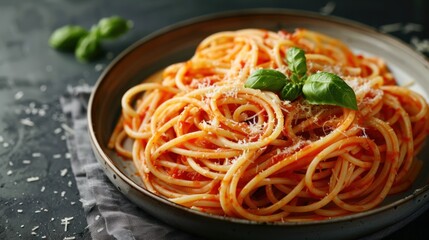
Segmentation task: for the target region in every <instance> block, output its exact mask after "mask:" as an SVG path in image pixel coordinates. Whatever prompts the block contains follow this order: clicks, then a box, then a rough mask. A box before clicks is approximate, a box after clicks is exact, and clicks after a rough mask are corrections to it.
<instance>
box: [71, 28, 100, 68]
mask: <svg viewBox="0 0 429 240" xmlns="http://www.w3.org/2000/svg"><path fill="white" fill-rule="evenodd" d="M102 52H103V50H102V48H101V43H100V39H99V38H98V36H97V34H95V33H92V34H89V35H87V36H85V37H83V38H82V39H80V40H79V43H78V44H77V47H76V49H75V52H74V54H75V57H76V59H77V60H78V61H80V62H89V61H91V60H94V59H96V58H97V57H99V56H100V55H101V53H102Z"/></svg>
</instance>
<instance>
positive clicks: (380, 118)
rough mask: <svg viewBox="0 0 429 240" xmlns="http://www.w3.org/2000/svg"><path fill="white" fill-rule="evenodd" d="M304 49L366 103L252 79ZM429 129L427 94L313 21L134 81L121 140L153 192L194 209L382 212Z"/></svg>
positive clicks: (410, 170) (219, 41)
mask: <svg viewBox="0 0 429 240" xmlns="http://www.w3.org/2000/svg"><path fill="white" fill-rule="evenodd" d="M292 46H296V47H299V48H301V49H303V50H304V51H305V53H306V59H307V66H308V73H315V72H318V71H326V72H332V73H335V74H337V75H339V76H341V77H342V78H343V79H344V80H345V81H346V83H347V84H348V85H349V86H351V87H352V88H353V90H354V91H355V94H356V98H357V102H358V108H359V110H358V111H353V110H350V109H346V108H341V107H336V106H326V105H323V106H322V105H310V104H308V103H306V102H305V99H303V98H302V97H301V98H299V99H297V100H296V101H293V102H289V101H282V100H280V99H279V97H278V96H277V95H276V94H274V93H272V92H267V91H260V90H255V89H250V88H245V87H244V86H243V85H244V82H245V81H246V79H247V78H248V77H249V75H250V74H251V73H252V72H253V71H255V70H256V69H261V68H269V69H276V70H278V71H280V72H283V73H287V72H288V68H287V63H286V62H285V60H284V59H285V55H286V50H287V49H288V48H289V47H292ZM428 129H429V111H428V105H427V103H426V101H425V100H424V99H423V97H421V96H420V95H418V94H417V93H415V92H413V91H411V90H409V89H407V88H404V87H399V86H397V85H396V81H395V79H394V76H393V75H392V74H391V73H390V72H389V70H388V68H387V66H386V65H385V63H384V62H383V60H381V59H379V58H376V57H366V56H362V55H355V54H353V53H352V52H351V50H350V49H349V48H348V47H347V46H346V45H344V44H343V43H342V42H340V41H339V40H336V39H333V38H331V37H328V36H325V35H322V34H320V33H317V32H313V31H309V30H306V29H298V30H296V31H295V32H293V33H289V32H286V31H279V32H278V33H275V32H271V31H267V30H259V29H245V30H239V31H230V32H220V33H216V34H213V35H211V36H209V37H207V38H206V39H204V40H203V41H202V42H201V43H200V45H199V46H198V48H197V50H196V52H195V55H194V56H193V57H192V58H191V59H190V60H188V61H186V62H182V63H177V64H173V65H171V66H169V67H167V68H166V69H165V70H164V71H163V73H162V77H161V76H160V77H159V81H157V82H150V83H142V84H140V85H137V86H135V87H133V88H131V89H129V90H128V91H127V92H126V93H125V94H124V96H123V98H122V116H121V118H120V120H119V122H118V124H117V126H116V128H115V130H114V132H113V134H112V137H111V139H110V142H109V147H111V148H112V149H115V150H116V152H117V153H118V154H120V155H122V156H124V157H125V158H128V159H132V160H133V161H134V164H135V166H136V169H137V170H138V174H139V175H140V176H141V178H142V180H143V182H144V184H145V187H146V188H147V189H148V190H149V191H152V192H154V193H156V194H158V195H161V196H163V197H165V198H167V199H169V200H171V201H173V202H175V203H178V204H181V205H183V206H186V207H189V208H193V209H197V210H200V211H203V212H208V213H212V214H217V215H225V216H231V217H237V218H244V219H249V220H254V221H311V220H314V219H323V218H328V217H335V216H341V215H346V214H350V213H354V212H361V211H366V210H369V209H372V208H374V207H376V206H377V205H378V204H380V203H381V202H382V201H383V200H384V199H385V197H386V196H387V195H389V194H394V193H398V192H401V191H404V190H406V189H407V188H409V187H410V185H411V184H412V183H413V181H414V179H415V178H416V176H417V174H418V172H419V170H420V168H421V165H422V163H421V161H419V160H417V159H416V155H417V153H418V152H419V151H420V149H421V148H422V146H423V142H424V139H425V137H426V135H427V134H428V133H429V130H428ZM127 139H131V140H132V148H131V150H129V149H127V148H126V147H125V146H124V145H125V142H127Z"/></svg>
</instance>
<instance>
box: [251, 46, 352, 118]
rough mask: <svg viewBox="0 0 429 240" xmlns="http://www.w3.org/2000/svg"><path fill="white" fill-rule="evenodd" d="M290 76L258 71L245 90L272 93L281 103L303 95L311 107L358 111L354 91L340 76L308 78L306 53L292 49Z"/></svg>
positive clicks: (325, 73) (289, 51)
mask: <svg viewBox="0 0 429 240" xmlns="http://www.w3.org/2000/svg"><path fill="white" fill-rule="evenodd" d="M286 62H287V64H288V69H289V71H290V77H287V76H286V75H285V74H283V73H281V72H279V71H277V70H273V69H259V70H257V71H255V72H254V73H253V74H252V75H250V76H249V78H248V79H247V81H246V83H245V84H244V86H245V87H248V88H253V89H260V90H266V91H272V92H276V93H278V94H279V96H280V98H281V99H282V100H289V101H293V100H295V99H297V98H298V97H300V96H303V97H304V98H305V99H306V101H307V102H308V103H310V104H319V105H334V106H340V107H345V108H350V109H353V110H357V109H358V106H357V101H356V95H355V92H354V91H353V89H352V88H351V87H350V86H349V85H347V83H346V82H345V81H344V80H343V79H342V78H340V77H339V76H337V75H335V74H333V73H328V72H318V73H315V74H312V75H310V76H307V63H306V58H305V52H304V51H303V50H302V49H300V48H296V47H291V48H289V49H288V50H287V52H286Z"/></svg>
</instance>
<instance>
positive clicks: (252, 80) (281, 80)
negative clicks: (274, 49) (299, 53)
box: [244, 69, 287, 92]
mask: <svg viewBox="0 0 429 240" xmlns="http://www.w3.org/2000/svg"><path fill="white" fill-rule="evenodd" d="M286 81H287V77H286V76H285V75H284V74H283V73H281V72H279V71H276V70H273V69H259V70H256V71H255V72H253V74H252V75H250V76H249V78H247V80H246V82H245V83H244V87H247V88H253V89H260V90H267V91H272V92H278V91H280V90H281V89H282V88H283V86H284V85H285V84H286Z"/></svg>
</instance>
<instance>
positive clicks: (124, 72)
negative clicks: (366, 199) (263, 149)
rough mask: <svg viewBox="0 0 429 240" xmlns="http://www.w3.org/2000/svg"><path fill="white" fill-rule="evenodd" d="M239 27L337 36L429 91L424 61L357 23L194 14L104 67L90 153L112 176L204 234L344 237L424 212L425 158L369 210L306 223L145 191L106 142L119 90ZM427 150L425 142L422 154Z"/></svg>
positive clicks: (140, 200) (272, 12)
mask: <svg viewBox="0 0 429 240" xmlns="http://www.w3.org/2000/svg"><path fill="white" fill-rule="evenodd" d="M243 28H264V29H269V30H273V31H277V30H280V29H286V30H289V31H293V30H294V29H295V28H307V29H310V30H314V31H318V32H321V33H324V34H327V35H329V36H332V37H335V38H338V39H341V40H342V41H344V42H345V43H346V44H347V45H348V46H350V47H351V48H352V49H353V50H354V51H356V52H361V53H365V54H371V55H377V56H380V57H381V58H383V59H385V60H386V62H387V64H388V66H389V67H390V68H391V70H392V72H393V73H394V75H395V77H396V78H397V80H398V82H399V84H407V83H409V82H414V85H413V86H412V89H413V90H416V91H418V92H420V93H422V94H423V95H424V96H425V97H426V98H427V97H428V90H429V80H428V78H427V76H428V74H429V64H428V62H427V61H426V60H425V59H424V58H423V57H422V56H421V55H419V54H418V53H416V52H414V51H413V50H412V49H410V48H409V47H408V46H406V45H405V44H403V43H401V42H400V41H398V40H395V39H393V38H392V37H389V36H387V35H384V34H381V33H378V32H377V31H375V30H374V29H372V28H369V27H367V26H364V25H362V24H359V23H356V22H351V21H349V20H345V19H340V18H335V17H327V16H320V15H317V14H314V13H307V12H300V11H290V10H280V9H258V10H247V11H240V12H229V13H222V14H216V15H210V16H205V17H200V18H196V19H192V20H189V21H185V22H182V23H179V24H176V25H174V26H171V27H167V28H165V29H162V30H160V31H158V32H156V33H153V34H151V35H149V36H147V37H145V38H143V39H141V40H140V41H138V42H137V43H135V44H133V45H132V46H130V47H129V48H128V49H127V50H125V51H124V52H123V53H122V54H121V55H120V56H118V57H117V58H116V59H115V60H114V61H113V62H112V63H111V64H110V66H109V67H108V68H106V70H105V71H104V73H103V74H102V75H101V77H100V79H99V80H98V83H97V85H96V87H95V90H94V92H93V94H92V96H91V99H90V106H89V111H88V121H89V131H90V138H91V141H92V144H93V148H94V152H95V155H96V157H97V159H98V160H99V162H100V163H101V164H102V165H103V166H104V169H105V173H106V175H107V176H108V177H109V179H110V180H111V181H112V183H113V184H114V185H115V186H116V187H117V188H118V189H119V190H120V191H121V192H122V193H123V194H124V195H125V196H127V197H128V198H129V199H130V200H131V201H133V202H134V203H135V204H136V205H138V206H139V207H141V208H143V209H144V210H145V211H147V212H149V213H150V214H152V215H154V216H155V217H157V218H159V219H161V220H163V221H165V222H167V223H168V224H171V225H173V226H175V227H178V228H181V229H183V230H185V231H188V232H191V233H194V234H197V235H200V236H204V237H207V238H216V237H217V236H219V230H220V229H222V235H223V239H248V240H249V239H284V238H285V236H287V237H288V238H293V239H346V238H358V237H363V236H368V235H371V234H373V233H375V232H378V234H379V235H378V236H383V235H386V234H388V233H390V232H392V231H394V230H395V229H396V228H397V227H399V226H402V225H403V224H404V223H406V222H407V221H410V220H411V219H412V218H414V217H415V216H417V215H418V214H419V213H420V212H422V211H423V210H424V209H425V208H426V207H427V205H428V204H427V202H428V199H429V196H428V194H429V190H428V189H429V186H428V177H429V164H425V165H424V168H423V170H422V172H421V174H420V175H419V178H418V179H417V181H416V182H415V184H414V185H413V187H412V188H411V189H410V190H408V191H407V192H404V193H401V194H397V195H394V196H391V197H388V198H387V199H386V201H384V202H383V204H382V205H380V206H379V207H377V208H375V209H373V210H371V211H367V212H362V213H357V214H353V215H349V216H344V217H338V218H334V219H330V220H320V221H314V222H306V223H260V222H253V221H248V220H242V219H234V218H229V217H220V216H212V215H208V214H205V213H201V212H198V211H194V210H190V209H188V208H185V207H182V206H180V205H177V204H174V203H172V202H170V201H168V200H166V199H164V198H161V197H159V196H156V195H154V194H153V193H150V192H148V191H147V190H145V188H144V186H143V184H142V183H141V181H140V179H139V177H138V176H136V175H135V172H136V171H135V169H134V166H133V165H132V162H131V161H124V160H123V159H122V158H119V157H118V156H117V155H116V153H114V152H112V151H111V150H109V149H108V148H107V142H108V139H109V137H110V134H111V133H112V130H113V127H114V125H115V123H116V121H117V119H118V116H119V114H120V102H121V96H122V95H123V94H124V92H125V91H126V90H127V89H129V88H130V87H132V86H134V85H136V84H138V83H140V82H141V81H142V80H143V79H145V78H147V77H148V76H151V75H152V74H154V73H156V72H157V71H159V70H161V69H163V68H165V67H166V66H168V65H170V64H172V63H176V62H179V61H185V60H187V59H189V58H190V57H191V56H192V55H193V53H194V51H195V48H196V46H197V44H198V43H199V42H200V41H201V40H203V39H204V38H205V37H207V36H209V35H210V34H213V33H215V32H219V31H225V30H237V29H243ZM106 96H108V97H106ZM428 155H429V151H428V150H427V149H426V150H425V152H423V153H421V154H420V156H428ZM395 226H397V227H395ZM383 229H387V230H383ZM389 229H390V230H389ZM380 231H381V232H380Z"/></svg>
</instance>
